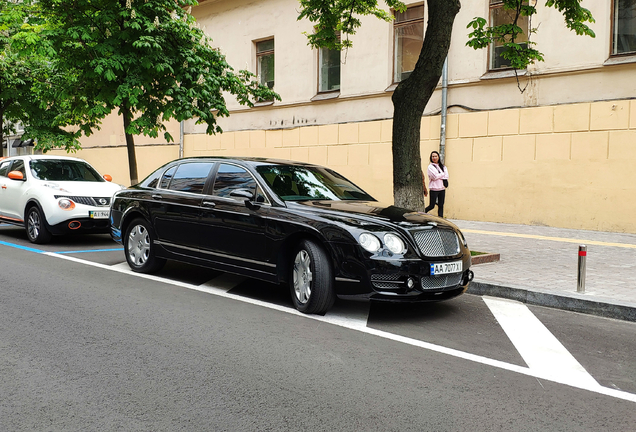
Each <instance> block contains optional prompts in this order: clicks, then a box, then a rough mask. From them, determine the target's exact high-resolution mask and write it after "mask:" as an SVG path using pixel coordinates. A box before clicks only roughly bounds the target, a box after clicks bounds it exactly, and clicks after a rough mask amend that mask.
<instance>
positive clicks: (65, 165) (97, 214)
mask: <svg viewBox="0 0 636 432" xmlns="http://www.w3.org/2000/svg"><path fill="white" fill-rule="evenodd" d="M110 180H111V177H110V176H108V175H105V176H103V177H102V176H101V175H100V174H99V173H98V172H97V170H95V168H93V167H92V166H90V165H89V164H88V162H86V161H84V160H82V159H78V158H73V157H68V156H14V157H10V158H5V159H2V160H0V222H6V223H10V224H14V225H22V226H24V227H25V229H26V231H27V236H28V238H29V240H30V241H31V242H33V243H46V242H48V241H49V240H51V236H52V235H62V234H70V233H107V232H108V230H109V226H110V224H109V217H110V203H111V199H112V197H113V194H114V193H115V192H117V191H118V190H121V189H124V187H123V186H121V185H118V184H115V183H111V182H110Z"/></svg>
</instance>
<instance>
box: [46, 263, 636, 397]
mask: <svg viewBox="0 0 636 432" xmlns="http://www.w3.org/2000/svg"><path fill="white" fill-rule="evenodd" d="M44 254H45V255H48V256H52V257H55V258H60V259H65V260H68V261H74V262H77V263H80V264H85V265H90V266H93V267H98V268H102V269H105V270H111V271H116V272H120V273H126V274H130V275H132V276H136V277H140V278H144V279H148V280H153V281H156V282H162V283H166V284H171V285H175V286H179V287H182V288H187V289H191V290H194V291H201V292H205V293H208V294H213V295H217V296H219V297H224V298H229V299H233V300H237V301H241V302H244V303H249V304H253V305H257V306H262V307H265V308H268V309H273V310H276V311H279V312H284V313H288V314H291V315H295V316H298V317H301V318H305V319H311V320H315V321H320V322H325V323H328V324H332V325H337V326H339V327H343V328H348V329H351V330H356V331H360V332H363V333H367V334H371V335H375V336H378V337H382V338H385V339H390V340H393V341H396V342H400V343H404V344H407V345H411V346H416V347H420V348H423V349H427V350H429V351H434V352H438V353H441V354H447V355H450V356H453V357H457V358H461V359H464V360H468V361H472V362H475V363H480V364H484V365H488V366H492V367H496V368H499V369H503V370H507V371H511V372H516V373H519V374H522V375H526V376H531V377H534V378H540V379H544V380H546V381H552V382H555V383H559V384H564V385H567V386H570V387H574V388H579V389H583V390H588V391H591V392H594V393H598V394H603V395H606V396H610V397H614V398H617V399H622V400H626V401H630V402H635V403H636V394H632V393H627V392H624V391H621V390H616V389H611V388H607V387H602V386H601V385H599V384H593V383H590V382H582V381H579V380H572V379H571V378H570V377H568V376H554V374H552V373H545V371H543V370H533V369H530V368H527V367H523V366H518V365H514V364H510V363H505V362H502V361H499V360H494V359H490V358H487V357H482V356H478V355H475V354H470V353H466V352H463V351H459V350H456V349H452V348H446V347H443V346H440V345H435V344H431V343H428V342H423V341H420V340H417V339H411V338H408V337H405V336H400V335H395V334H392V333H388V332H385V331H382V330H376V329H373V328H369V327H366V318H364V319H355V318H354V317H351V318H350V319H342V316H341V315H340V314H338V313H335V314H329V313H328V314H326V315H325V316H318V315H306V314H303V313H301V312H298V311H297V310H295V309H292V308H290V307H286V306H279V305H276V304H273V303H268V302H265V301H261V300H256V299H251V298H248V297H241V296H239V295H236V294H231V293H229V292H226V291H224V290H223V289H219V288H210V287H206V286H203V285H193V284H189V283H185V282H179V281H174V280H170V279H164V278H161V277H158V276H153V275H147V274H142V273H134V272H130V270H125V269H123V268H122V267H121V266H120V265H117V266H109V265H105V264H100V263H95V262H91V261H87V260H83V259H80V258H75V257H71V256H67V255H60V254H56V253H52V252H45V253H44Z"/></svg>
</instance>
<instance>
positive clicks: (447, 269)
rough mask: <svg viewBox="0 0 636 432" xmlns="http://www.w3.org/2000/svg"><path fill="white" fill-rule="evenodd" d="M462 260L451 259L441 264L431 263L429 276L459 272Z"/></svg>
mask: <svg viewBox="0 0 636 432" xmlns="http://www.w3.org/2000/svg"><path fill="white" fill-rule="evenodd" d="M462 268H463V267H462V262H461V261H453V262H449V263H441V264H431V276H435V275H441V274H448V273H459V272H461V271H462Z"/></svg>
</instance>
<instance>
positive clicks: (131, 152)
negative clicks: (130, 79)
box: [120, 107, 139, 185]
mask: <svg viewBox="0 0 636 432" xmlns="http://www.w3.org/2000/svg"><path fill="white" fill-rule="evenodd" d="M120 109H121V113H122V116H123V117H124V133H125V134H126V148H127V149H128V171H129V172H130V184H131V185H136V184H137V183H139V179H138V175H137V156H136V154H135V139H134V137H133V135H132V134H130V133H128V126H130V122H131V121H132V112H131V111H130V109H129V108H128V107H122V108H120Z"/></svg>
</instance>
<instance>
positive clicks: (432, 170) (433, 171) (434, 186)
mask: <svg viewBox="0 0 636 432" xmlns="http://www.w3.org/2000/svg"><path fill="white" fill-rule="evenodd" d="M444 179H448V169H447V168H446V166H444V172H442V169H441V168H440V167H439V165H437V164H435V163H431V164H429V165H428V180H429V182H428V188H429V189H430V190H434V191H441V190H444V189H446V188H445V187H444V182H442V180H444Z"/></svg>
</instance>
